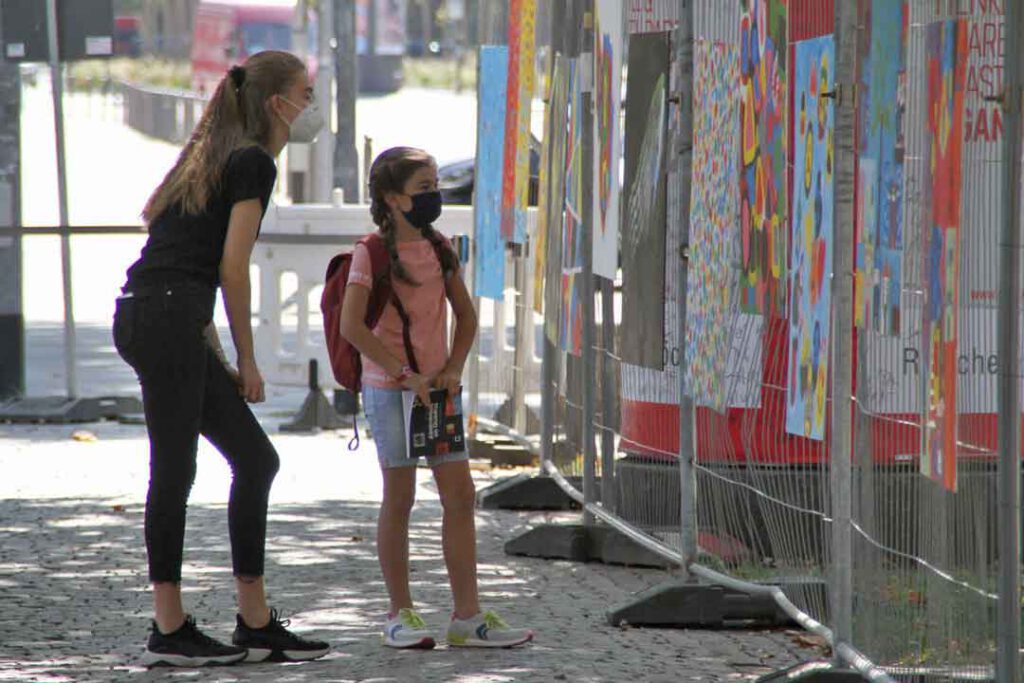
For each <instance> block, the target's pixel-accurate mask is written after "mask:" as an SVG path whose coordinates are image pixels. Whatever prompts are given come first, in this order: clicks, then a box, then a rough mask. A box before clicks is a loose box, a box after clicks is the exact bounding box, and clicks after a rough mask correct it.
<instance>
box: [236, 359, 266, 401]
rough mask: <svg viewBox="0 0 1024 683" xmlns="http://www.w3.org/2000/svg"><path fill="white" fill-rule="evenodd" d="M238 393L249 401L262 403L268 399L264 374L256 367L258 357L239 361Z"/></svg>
mask: <svg viewBox="0 0 1024 683" xmlns="http://www.w3.org/2000/svg"><path fill="white" fill-rule="evenodd" d="M238 380H239V381H238V393H239V394H240V395H241V396H242V398H244V399H245V400H246V401H248V402H249V403H262V402H263V401H265V400H266V398H267V397H266V394H265V393H264V388H263V376H262V375H260V369H259V368H258V367H256V359H254V358H244V359H239V361H238Z"/></svg>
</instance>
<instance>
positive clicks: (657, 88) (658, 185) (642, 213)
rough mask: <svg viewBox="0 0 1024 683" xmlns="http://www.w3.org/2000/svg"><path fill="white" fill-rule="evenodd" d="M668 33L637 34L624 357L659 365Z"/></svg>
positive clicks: (632, 63) (632, 65)
mask: <svg viewBox="0 0 1024 683" xmlns="http://www.w3.org/2000/svg"><path fill="white" fill-rule="evenodd" d="M668 68H669V39H668V35H667V34H651V35H644V36H632V37H631V38H630V46H629V76H628V81H627V84H626V141H625V154H626V160H625V161H626V163H625V169H626V182H625V193H624V195H623V200H624V201H625V202H626V206H625V212H624V214H623V221H622V245H621V247H622V321H621V325H620V345H619V348H620V349H621V354H620V355H621V356H622V359H623V361H624V362H626V363H631V364H633V365H639V366H643V367H647V368H653V369H657V370H660V369H662V368H663V367H664V355H665V346H666V344H665V338H666V333H665V300H664V296H665V236H666V196H665V192H666V185H665V164H666V155H667V152H668V135H667V130H666V116H665V114H666V100H667V95H668V93H667V88H668Z"/></svg>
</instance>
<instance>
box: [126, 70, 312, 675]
mask: <svg viewBox="0 0 1024 683" xmlns="http://www.w3.org/2000/svg"><path fill="white" fill-rule="evenodd" d="M322 124H323V117H322V115H321V114H320V113H319V110H318V109H317V107H316V104H315V103H314V102H313V90H312V88H311V87H310V86H309V78H308V76H307V74H306V66H305V64H303V63H302V61H301V60H299V59H298V58H297V57H295V56H294V55H291V54H288V53H287V52H275V51H267V52H260V53H258V54H256V55H253V56H252V57H250V58H249V59H248V60H246V62H245V64H244V65H242V66H236V67H234V68H232V69H231V71H230V72H229V73H228V74H226V75H225V76H224V78H223V80H222V81H221V83H220V85H219V86H218V87H217V90H216V92H215V93H214V94H213V97H212V99H211V100H210V104H209V105H208V106H207V108H206V111H205V112H204V114H203V117H202V119H201V120H200V121H199V124H198V125H197V126H196V130H195V132H193V134H192V137H191V138H190V139H189V141H188V144H187V145H185V148H184V149H183V150H182V152H181V156H179V157H178V161H177V162H176V163H175V165H174V167H173V168H172V169H171V170H170V172H169V173H168V174H167V177H166V178H165V179H164V181H163V182H162V183H161V184H160V186H159V187H157V189H156V191H155V192H154V193H153V196H152V197H150V199H149V202H148V203H147V204H146V208H145V210H144V211H143V218H144V219H145V221H146V227H147V228H148V230H149V238H148V240H147V241H146V246H145V247H144V248H143V249H142V255H141V256H140V257H139V259H138V261H136V262H135V264H134V265H132V267H131V268H130V269H129V270H128V280H127V282H126V283H125V285H124V287H123V294H122V295H121V296H120V297H118V300H117V310H116V313H115V314H114V330H113V334H114V344H115V345H116V347H117V350H118V352H119V353H120V354H121V356H122V357H123V358H124V360H125V361H126V362H127V363H128V364H129V365H131V366H132V368H133V369H134V370H135V372H136V374H137V375H138V377H139V382H140V384H141V385H142V403H143V407H144V409H145V414H146V426H147V428H148V430H149V444H150V451H149V467H150V475H149V492H148V494H147V496H146V518H145V537H146V550H147V553H148V559H149V579H150V581H151V582H152V584H153V604H154V611H155V615H154V619H153V624H152V630H151V632H150V634H149V640H148V642H147V645H146V651H145V654H144V655H143V662H144V663H145V664H147V665H150V666H155V665H168V666H204V665H208V664H231V663H234V662H238V661H241V660H243V659H247V660H249V661H264V660H268V659H269V660H273V661H285V660H308V659H315V658H317V657H322V656H323V655H325V654H327V652H328V645H327V643H324V642H321V641H316V640H308V639H306V638H302V637H300V636H298V635H296V634H294V633H292V632H291V631H289V630H288V629H287V628H286V626H287V625H288V621H287V620H286V619H281V618H280V617H279V615H278V613H277V611H276V610H272V609H270V608H269V607H268V606H267V599H266V594H265V591H264V585H263V568H264V546H265V543H266V533H267V500H268V496H269V495H270V485H271V483H272V482H273V480H274V475H275V474H276V473H277V469H278V464H279V462H278V456H277V452H276V451H275V450H274V446H273V445H272V444H271V443H270V439H268V438H267V435H266V434H265V433H264V432H263V429H262V428H261V427H260V424H259V422H257V421H256V418H255V417H254V416H253V414H252V411H251V410H250V409H249V406H248V405H247V404H246V403H247V402H249V403H257V402H260V401H262V400H263V398H264V388H263V378H262V377H261V375H260V371H259V368H257V366H256V357H255V354H254V352H253V338H252V323H251V319H252V316H251V315H250V311H249V294H250V292H249V290H250V283H249V257H250V254H251V253H252V248H253V243H254V242H255V241H256V236H257V235H258V234H259V229H260V222H261V221H262V218H263V214H264V212H265V211H266V210H267V203H268V202H269V201H270V193H271V191H272V190H273V187H274V180H275V178H276V176H277V168H276V166H275V164H274V157H276V156H277V155H278V154H279V153H280V152H281V149H282V148H283V147H284V146H285V143H286V142H288V141H289V140H292V141H296V142H310V141H312V139H313V138H314V137H315V136H316V134H317V132H318V131H319V129H320V127H321V126H322ZM218 288H220V289H221V291H222V293H223V297H224V305H225V308H226V310H227V314H228V319H229V321H230V323H231V336H232V338H233V339H234V342H235V349H236V350H237V352H238V358H237V361H236V364H235V365H234V366H233V367H232V366H231V365H230V363H229V362H228V360H227V358H225V356H224V351H223V350H222V348H221V345H220V341H219V339H218V338H217V328H216V327H214V325H213V309H214V303H215V301H216V295H217V289H218ZM200 434H202V435H203V436H205V437H206V438H207V439H208V440H209V441H210V442H211V443H212V444H213V445H214V446H216V447H217V449H218V450H219V451H220V452H221V453H222V454H223V455H224V457H225V458H226V459H227V461H228V464H229V465H230V466H231V472H232V475H233V476H232V482H231V497H230V499H229V501H228V529H229V532H230V537H231V556H232V564H233V570H234V575H235V587H236V590H237V593H238V615H237V617H236V619H235V631H234V635H233V637H232V645H226V644H223V643H221V642H219V641H217V640H215V639H213V638H211V637H209V636H207V635H206V634H205V633H203V632H202V631H200V630H199V628H198V627H197V626H196V622H195V620H194V619H193V618H192V617H191V616H188V615H186V613H185V610H184V607H183V605H182V599H181V564H182V553H183V545H184V537H185V511H186V507H187V504H188V496H189V491H190V489H191V487H192V481H193V479H194V478H195V472H196V448H197V445H198V440H199V435H200Z"/></svg>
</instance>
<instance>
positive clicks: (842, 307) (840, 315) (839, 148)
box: [822, 2, 857, 666]
mask: <svg viewBox="0 0 1024 683" xmlns="http://www.w3.org/2000/svg"><path fill="white" fill-rule="evenodd" d="M835 41H836V89H835V91H834V92H833V93H824V94H823V95H822V96H823V97H834V100H833V101H834V102H835V108H836V110H835V122H836V124H835V126H836V127H835V139H836V148H835V155H836V157H835V162H836V165H835V170H836V173H835V192H834V195H835V205H834V218H833V225H834V226H835V235H834V244H835V245H836V249H835V250H834V256H833V261H832V283H833V294H832V424H831V427H832V430H831V432H832V443H831V463H830V475H831V493H832V519H833V522H832V581H831V585H830V593H831V604H830V612H831V615H832V621H833V627H832V631H833V633H834V635H835V643H834V645H836V646H837V645H839V644H841V643H845V644H849V643H851V642H852V639H853V527H852V515H853V491H852V482H853V463H852V460H851V456H852V452H853V412H852V408H853V348H852V346H851V342H852V340H853V210H854V206H853V182H854V166H855V159H856V153H855V145H854V121H855V107H854V98H853V88H854V85H853V84H854V82H855V79H854V69H855V65H856V57H857V3H854V2H836V9H835ZM834 649H835V650H836V651H838V648H834ZM835 657H836V660H837V662H836V663H837V664H838V665H840V666H841V665H842V662H840V661H838V660H839V659H840V657H839V655H838V654H836V655H835Z"/></svg>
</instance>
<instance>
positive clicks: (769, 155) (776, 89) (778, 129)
mask: <svg viewBox="0 0 1024 683" xmlns="http://www.w3.org/2000/svg"><path fill="white" fill-rule="evenodd" d="M740 7H741V16H740V46H741V47H740V98H741V99H740V131H741V134H740V150H741V151H740V155H741V156H740V158H741V170H740V178H739V182H740V237H741V245H742V254H741V259H742V260H741V268H742V270H741V280H740V285H741V288H740V307H741V308H742V310H743V311H744V312H747V313H766V314H770V315H773V316H778V317H783V316H785V307H786V279H787V277H786V259H787V256H788V254H789V251H788V249H787V248H786V231H787V224H788V216H787V195H786V193H787V182H786V147H787V133H786V102H787V98H788V93H789V91H788V83H787V75H786V20H787V13H786V2H785V0H740Z"/></svg>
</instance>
